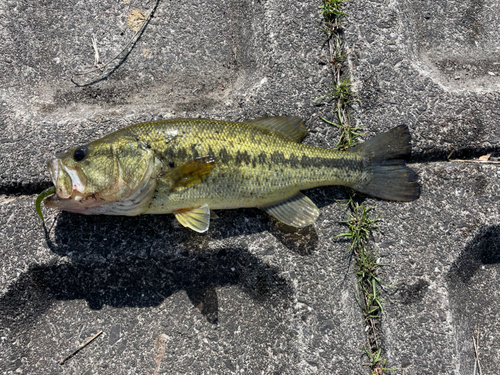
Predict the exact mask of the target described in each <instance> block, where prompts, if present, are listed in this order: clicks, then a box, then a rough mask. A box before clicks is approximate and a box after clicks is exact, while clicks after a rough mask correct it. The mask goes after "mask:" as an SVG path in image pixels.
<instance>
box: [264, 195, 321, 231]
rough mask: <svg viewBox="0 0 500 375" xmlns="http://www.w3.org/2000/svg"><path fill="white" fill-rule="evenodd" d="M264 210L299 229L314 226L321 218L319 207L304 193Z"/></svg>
mask: <svg viewBox="0 0 500 375" xmlns="http://www.w3.org/2000/svg"><path fill="white" fill-rule="evenodd" d="M262 209H263V210H264V211H266V212H267V213H268V214H269V215H271V216H273V217H275V218H276V219H278V220H279V221H281V222H283V223H285V224H287V225H290V226H292V227H297V228H302V227H306V226H308V225H311V224H313V223H314V222H315V221H316V219H317V218H318V216H319V209H318V207H316V205H315V204H314V203H313V202H312V201H311V200H310V199H309V198H308V197H306V196H305V195H304V194H302V193H298V194H297V195H296V196H294V197H292V198H290V199H287V200H285V201H283V202H280V203H278V204H275V205H273V206H268V207H262Z"/></svg>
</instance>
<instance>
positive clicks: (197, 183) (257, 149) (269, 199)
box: [40, 117, 420, 232]
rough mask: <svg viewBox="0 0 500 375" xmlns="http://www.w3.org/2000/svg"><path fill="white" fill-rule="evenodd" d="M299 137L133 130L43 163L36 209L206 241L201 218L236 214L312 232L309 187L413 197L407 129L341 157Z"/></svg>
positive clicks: (247, 128)
mask: <svg viewBox="0 0 500 375" xmlns="http://www.w3.org/2000/svg"><path fill="white" fill-rule="evenodd" d="M305 135H306V128H305V127H304V125H303V124H302V121H301V120H300V119H299V118H296V117H268V118H261V119H257V120H253V121H248V122H242V123H237V122H226V121H214V120H202V119H174V120H166V121H156V122H146V123H141V124H137V125H133V126H130V127H128V128H125V129H122V130H118V131H116V132H114V133H112V134H109V135H107V136H105V137H104V138H101V139H99V140H96V141H93V142H90V143H88V144H85V145H82V146H79V147H76V148H74V149H72V150H69V151H67V152H64V153H62V154H58V155H56V158H55V159H53V160H50V161H49V162H48V168H49V172H50V176H51V179H52V181H53V183H54V189H55V193H54V194H52V195H50V196H49V197H47V198H46V199H45V200H44V203H45V205H46V206H47V207H50V208H55V209H59V210H64V211H71V212H77V213H81V214H86V215H91V214H104V215H127V216H133V215H140V214H168V213H173V214H175V217H176V218H177V220H178V221H179V222H180V223H181V224H182V225H183V226H185V227H189V228H191V229H193V230H195V231H197V232H205V231H206V230H207V229H208V227H209V224H210V210H221V209H232V208H240V207H258V208H261V209H262V210H264V211H266V212H267V213H268V214H270V215H271V216H273V217H275V218H276V219H278V220H280V221H282V222H284V223H285V224H288V225H291V226H294V227H304V226H307V225H311V224H312V223H314V221H315V220H316V218H317V217H318V215H319V210H318V208H317V207H316V205H315V204H314V203H313V202H312V201H311V200H310V199H309V198H308V197H306V196H305V195H304V194H302V193H301V190H305V189H310V188H313V187H317V186H324V185H344V186H348V187H351V188H353V189H355V190H357V191H359V192H362V193H365V194H368V195H372V196H374V197H378V198H382V199H390V200H397V201H412V200H414V199H417V198H418V197H419V195H420V186H419V184H418V183H417V182H416V179H417V175H416V173H415V172H414V171H412V170H411V169H409V168H408V167H407V166H406V165H405V161H404V160H405V159H406V158H407V157H408V156H409V155H410V152H411V146H410V133H409V131H408V127H406V126H398V127H396V128H394V129H392V130H389V131H388V132H386V133H382V134H380V135H378V136H376V137H374V138H373V139H371V140H369V141H367V142H365V143H362V144H359V145H358V146H356V147H354V148H352V149H351V150H349V151H342V152H341V151H335V150H330V149H323V148H319V147H314V146H309V145H305V144H301V143H300V142H301V140H302V138H303V137H304V136H305ZM40 198H41V196H40ZM40 200H41V199H40Z"/></svg>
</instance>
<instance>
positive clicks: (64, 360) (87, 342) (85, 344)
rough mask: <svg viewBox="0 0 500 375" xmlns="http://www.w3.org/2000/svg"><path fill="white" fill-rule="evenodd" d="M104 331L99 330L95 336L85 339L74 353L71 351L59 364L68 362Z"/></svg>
mask: <svg viewBox="0 0 500 375" xmlns="http://www.w3.org/2000/svg"><path fill="white" fill-rule="evenodd" d="M101 333H102V330H101V331H99V332H97V333H96V334H95V335H94V336H92V337H91V338H90V339H88V340H87V341H85V342H84V343H83V344H82V345H80V346H79V347H78V348H77V349H76V350H75V351H74V352H73V353H71V354H70V355H68V356H67V357H66V358H64V359H61V360H60V361H59V364H60V365H63V364H64V362H66V361H67V360H68V359H70V358H71V357H73V356H74V355H75V354H76V353H78V352H79V351H80V350H82V349H83V348H85V347H86V346H87V345H88V344H90V343H91V342H92V341H94V340H95V339H96V338H97V337H98V336H99V335H100V334H101Z"/></svg>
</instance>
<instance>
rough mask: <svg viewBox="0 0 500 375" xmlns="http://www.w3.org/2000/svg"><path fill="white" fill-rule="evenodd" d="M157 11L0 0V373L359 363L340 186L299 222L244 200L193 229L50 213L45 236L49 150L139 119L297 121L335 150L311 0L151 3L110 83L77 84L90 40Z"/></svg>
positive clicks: (123, 37)
mask: <svg viewBox="0 0 500 375" xmlns="http://www.w3.org/2000/svg"><path fill="white" fill-rule="evenodd" d="M153 5H154V4H153V3H149V4H146V3H139V2H133V1H131V2H128V1H127V2H121V3H120V2H113V3H106V2H104V3H103V2H100V1H99V2H98V1H91V2H89V1H76V2H73V3H71V4H69V3H57V4H56V3H53V2H50V1H48V2H38V3H32V2H28V1H7V2H3V3H2V4H1V5H0V20H1V24H2V28H1V29H0V34H1V35H2V38H3V40H5V43H3V44H2V47H1V48H2V53H1V56H2V60H1V62H0V66H1V68H2V71H4V72H6V73H5V74H4V75H2V78H1V80H2V85H1V89H0V95H1V99H2V105H1V106H0V110H1V111H2V112H1V113H0V118H1V121H2V124H3V134H2V140H1V143H0V177H1V180H0V193H2V194H3V195H2V198H1V202H0V210H1V219H0V222H1V223H2V226H3V227H4V228H5V230H4V231H2V233H1V234H0V243H1V246H0V249H1V252H2V254H1V257H2V258H1V259H2V265H3V267H2V272H1V274H0V278H1V279H0V280H1V285H2V294H1V297H0V306H1V308H0V330H1V334H0V337H1V341H0V342H1V344H0V346H1V350H0V372H2V373H6V374H14V373H25V374H49V373H66V374H69V373H84V374H97V373H130V374H152V373H154V372H155V371H156V373H169V374H171V373H179V374H185V373H207V374H208V373H212V374H214V373H217V374H229V373H255V374H269V373H288V374H305V373H307V374H309V373H339V374H347V373H350V374H352V373H356V374H358V373H359V374H362V373H366V374H367V373H368V369H367V368H366V367H363V366H362V360H361V359H360V356H361V353H362V352H361V350H362V349H361V346H362V345H363V343H364V341H365V336H364V332H363V329H364V328H363V324H362V316H361V312H360V310H359V307H358V304H357V299H356V295H355V293H354V290H353V288H352V287H351V286H352V285H353V284H354V280H353V276H352V274H351V273H350V272H349V260H348V258H347V255H346V250H345V244H343V243H339V242H337V241H336V240H335V239H334V235H335V234H337V233H339V232H340V231H341V230H342V228H341V227H340V225H339V224H338V221H340V220H341V218H342V213H341V211H339V210H338V209H337V208H336V207H335V206H331V202H332V201H331V199H333V198H336V197H341V196H342V192H341V191H340V190H338V189H329V190H318V191H315V192H312V194H311V197H312V198H313V199H315V201H316V202H318V203H319V205H320V206H328V207H325V210H324V213H323V215H324V216H322V219H320V221H319V222H318V225H317V226H316V227H315V228H310V229H307V230H304V231H300V232H299V233H287V232H286V229H285V228H282V227H281V226H279V225H277V224H276V223H274V222H272V221H270V219H269V218H268V217H267V216H266V215H264V214H263V213H261V212H260V211H257V210H237V211H233V212H223V213H221V214H220V216H221V218H220V219H219V220H217V221H216V222H215V223H214V224H213V225H212V228H211V229H210V231H209V232H208V233H207V234H206V235H201V236H200V235H196V234H194V233H190V232H189V231H188V230H185V229H184V228H181V227H179V225H177V224H176V223H175V222H174V219H173V217H172V216H159V217H139V218H105V217H80V216H77V215H67V214H61V215H59V216H57V217H54V216H52V215H53V213H48V215H49V216H48V217H47V223H48V225H49V226H50V227H51V230H50V233H49V234H48V235H47V236H45V234H44V231H43V229H42V227H41V225H40V222H39V219H38V217H37V216H36V213H35V211H34V207H33V202H34V199H35V195H31V194H34V193H36V192H39V191H40V190H41V188H43V187H44V186H48V185H50V182H49V178H48V173H47V171H46V167H45V163H44V160H45V159H46V158H48V157H50V156H51V155H53V154H54V152H57V151H60V150H63V149H66V148H68V147H70V146H73V145H75V144H77V143H79V142H84V141H88V140H89V139H92V138H97V137H100V136H102V135H104V134H106V133H108V132H109V131H112V130H115V129H117V128H121V127H123V126H126V125H129V124H132V123H136V122H139V121H147V120H152V119H160V118H171V117H177V116H179V117H186V116H189V117H210V118H218V119H229V120H241V119H249V118H255V117H260V116H265V115H279V114H294V115H297V116H301V117H302V118H304V119H305V120H306V121H307V124H308V126H309V127H310V130H311V134H310V135H309V137H308V139H307V142H310V143H315V144H319V145H323V146H325V147H332V146H333V145H334V142H335V139H334V137H333V134H335V130H334V129H332V128H331V127H329V126H328V125H326V124H324V123H322V122H321V121H320V120H319V119H318V118H319V116H318V113H317V110H316V107H314V100H315V99H316V98H317V97H319V96H321V95H323V94H324V93H325V90H327V89H328V85H329V84H330V83H331V78H330V77H329V70H328V66H327V65H326V64H324V57H323V55H322V53H323V52H322V41H323V35H322V32H321V31H320V30H319V29H318V28H317V27H316V26H317V25H319V24H320V21H321V16H320V14H319V13H318V8H317V4H316V3H314V2H310V1H299V2H297V1H288V2H283V1H271V2H269V1H267V2H255V3H253V4H252V5H250V3H247V2H239V1H223V2H216V3H214V2H205V1H193V2H189V3H184V4H176V5H175V6H174V5H173V4H170V3H167V2H161V1H160V2H159V3H158V7H157V9H156V11H155V13H154V17H153V18H152V19H151V22H150V24H149V25H148V27H147V29H146V30H145V32H144V34H143V35H142V37H141V39H140V40H139V41H138V42H137V44H136V45H135V47H134V49H133V50H132V51H131V53H130V54H129V55H128V56H127V58H126V59H124V60H123V61H121V60H118V61H117V62H116V64H114V65H113V64H112V65H110V68H109V69H110V70H111V69H114V68H115V67H116V68H117V69H116V70H115V71H114V72H113V73H112V74H111V75H109V76H107V79H104V80H100V81H99V82H96V83H94V84H92V85H88V86H85V85H86V84H88V83H91V82H93V81H95V80H99V79H100V78H101V77H102V76H106V74H107V73H108V72H109V70H105V71H104V72H103V73H95V74H94V75H86V76H82V77H79V76H78V77H73V75H72V72H73V71H75V70H85V69H87V68H91V67H92V64H93V62H94V50H93V48H92V44H91V41H92V36H93V35H95V36H96V38H97V45H98V49H99V53H100V58H101V60H102V61H107V60H108V59H109V58H111V57H112V56H113V55H115V54H117V53H118V52H119V51H120V49H121V48H122V47H123V46H124V45H125V43H126V42H127V41H128V40H129V38H130V37H132V36H133V33H134V32H133V31H131V30H130V29H129V28H128V26H127V21H128V16H129V15H130V14H131V12H132V11H133V10H134V9H141V10H143V11H147V10H149V9H151V8H152V6H153ZM13 14H15V15H16V17H15V18H13V17H12V15H13ZM134 14H137V13H134ZM118 64H120V65H119V66H118ZM72 78H73V79H74V81H75V82H76V83H78V84H80V85H82V87H79V86H77V85H75V83H73V82H72V81H71V79H72ZM16 194H17V195H16ZM326 212H330V213H329V214H326ZM325 229H326V230H325ZM321 231H323V232H321ZM99 330H102V331H103V334H102V335H101V336H99V337H98V338H96V340H95V341H94V342H92V343H91V344H90V345H89V346H87V347H85V348H84V349H83V350H82V351H81V352H79V353H78V354H76V355H75V356H74V357H73V358H71V359H69V360H68V361H67V362H66V363H65V364H64V365H60V364H59V363H58V361H59V360H61V359H62V358H64V357H65V356H67V355H68V354H70V353H71V352H72V351H73V350H74V349H76V348H77V347H78V346H79V345H80V344H81V343H82V342H84V341H85V340H86V339H87V338H88V337H90V336H92V335H94V334H95V333H96V332H98V331H99Z"/></svg>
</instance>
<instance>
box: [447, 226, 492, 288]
mask: <svg viewBox="0 0 500 375" xmlns="http://www.w3.org/2000/svg"><path fill="white" fill-rule="evenodd" d="M496 263H500V226H499V225H495V226H490V227H486V228H484V229H483V230H481V232H480V233H478V234H477V235H476V236H475V237H474V238H473V239H472V240H471V241H469V242H468V243H467V244H466V246H465V249H464V251H463V252H462V253H461V254H460V255H459V256H458V258H457V260H456V261H455V262H454V264H453V266H452V267H451V269H450V271H449V274H448V276H449V280H450V283H455V282H457V281H461V282H462V283H465V284H467V283H469V281H470V279H471V278H472V277H473V276H474V274H476V273H477V272H478V271H479V269H480V268H481V266H483V265H487V264H496Z"/></svg>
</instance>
